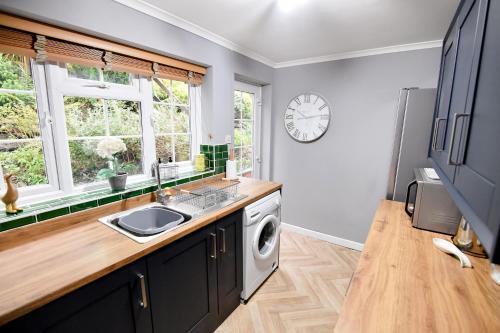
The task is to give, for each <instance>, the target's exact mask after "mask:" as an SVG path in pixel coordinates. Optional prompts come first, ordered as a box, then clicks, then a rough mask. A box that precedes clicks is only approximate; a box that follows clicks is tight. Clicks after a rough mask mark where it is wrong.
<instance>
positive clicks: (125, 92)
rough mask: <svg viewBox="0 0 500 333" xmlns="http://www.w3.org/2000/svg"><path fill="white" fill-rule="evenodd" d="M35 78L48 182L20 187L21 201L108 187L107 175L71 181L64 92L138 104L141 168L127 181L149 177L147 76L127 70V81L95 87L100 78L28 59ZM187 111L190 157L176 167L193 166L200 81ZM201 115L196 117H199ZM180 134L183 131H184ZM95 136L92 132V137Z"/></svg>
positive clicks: (151, 143) (151, 148)
mask: <svg viewBox="0 0 500 333" xmlns="http://www.w3.org/2000/svg"><path fill="white" fill-rule="evenodd" d="M31 64H32V68H33V70H32V73H33V82H34V88H35V95H36V101H37V108H38V110H37V111H38V117H39V123H40V136H41V139H42V145H43V154H44V161H45V168H46V173H47V179H48V183H49V184H48V185H47V184H44V185H34V186H26V187H21V188H19V192H20V197H21V198H20V204H23V203H25V202H30V203H32V202H36V201H43V200H47V199H52V198H57V197H63V196H67V195H70V194H77V193H82V192H86V191H90V190H95V189H99V188H106V187H108V186H109V185H108V182H107V181H96V182H93V183H91V184H85V185H77V186H75V185H74V184H73V175H72V168H71V157H70V152H69V146H68V135H67V129H66V119H65V111H64V96H79V97H94V98H102V99H119V100H130V101H135V102H138V103H139V104H140V109H141V112H140V119H141V120H140V121H141V126H142V138H141V139H142V164H143V165H142V171H143V173H142V174H140V175H134V176H130V177H129V178H128V183H130V184H132V183H136V182H141V181H144V180H148V179H150V178H151V177H152V171H151V166H152V164H153V162H154V161H156V159H157V158H156V147H155V134H154V128H153V90H152V81H151V79H149V78H145V77H140V76H135V75H131V84H130V85H123V84H116V83H108V82H106V83H105V85H106V86H107V88H102V87H98V85H99V84H100V83H102V82H101V81H95V80H86V79H79V78H72V77H69V76H68V73H67V69H66V65H65V64H64V63H46V64H38V63H35V62H34V61H33V60H31ZM188 107H189V111H190V133H189V134H190V137H191V149H190V151H191V156H190V161H184V162H179V163H177V164H178V165H179V167H180V172H181V173H182V172H187V171H192V170H193V164H192V161H193V158H194V155H195V154H197V153H198V152H199V142H200V139H201V121H200V120H199V119H201V110H200V108H201V87H200V86H190V87H189V106H188ZM198 118H199V119H198ZM182 134H184V133H182ZM92 138H93V139H95V138H96V137H92Z"/></svg>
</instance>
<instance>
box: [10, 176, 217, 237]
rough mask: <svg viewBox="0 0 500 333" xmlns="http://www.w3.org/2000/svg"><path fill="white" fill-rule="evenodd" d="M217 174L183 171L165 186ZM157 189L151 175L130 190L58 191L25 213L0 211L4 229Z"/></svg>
mask: <svg viewBox="0 0 500 333" xmlns="http://www.w3.org/2000/svg"><path fill="white" fill-rule="evenodd" d="M219 171H220V170H219ZM217 173H219V172H217ZM217 173H216V172H215V171H213V170H208V171H203V172H197V171H187V172H183V173H180V175H179V177H178V178H177V179H172V180H165V181H162V188H166V187H172V186H177V185H181V184H185V183H188V182H192V181H196V180H200V179H202V178H207V177H211V176H213V175H215V174H217ZM156 189H157V185H156V180H155V179H153V178H150V179H147V180H145V181H140V182H136V183H131V184H129V185H127V189H125V190H124V191H119V192H113V191H111V189H109V187H106V188H102V189H97V190H94V191H90V192H82V193H80V194H73V195H70V196H65V197H59V198H56V196H57V192H54V193H53V194H50V195H54V198H53V199H52V200H46V199H47V196H44V199H45V201H41V202H37V203H33V204H26V205H24V206H23V207H22V208H24V210H23V211H22V212H21V213H18V214H7V213H6V212H5V209H4V208H3V209H2V210H0V231H5V230H9V229H12V228H17V227H21V226H24V225H28V224H32V223H36V222H41V221H45V220H48V219H52V218H55V217H60V216H63V215H67V214H70V213H76V212H80V211H83V210H86V209H90V208H95V207H98V206H103V205H106V204H109V203H112V202H116V201H119V200H124V199H128V198H132V197H135V196H139V195H142V194H148V193H151V192H154V191H156ZM59 193H60V192H59Z"/></svg>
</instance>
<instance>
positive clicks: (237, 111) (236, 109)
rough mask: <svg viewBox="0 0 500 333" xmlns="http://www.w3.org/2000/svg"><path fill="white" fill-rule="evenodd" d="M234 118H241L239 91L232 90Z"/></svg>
mask: <svg viewBox="0 0 500 333" xmlns="http://www.w3.org/2000/svg"><path fill="white" fill-rule="evenodd" d="M234 119H241V91H238V90H235V91H234Z"/></svg>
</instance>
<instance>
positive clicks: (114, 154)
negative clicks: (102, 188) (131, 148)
mask: <svg viewBox="0 0 500 333" xmlns="http://www.w3.org/2000/svg"><path fill="white" fill-rule="evenodd" d="M126 150H127V146H126V145H125V143H124V142H123V140H122V139H120V138H113V137H109V138H105V139H102V140H101V141H99V143H98V144H97V149H96V152H97V155H99V156H100V157H102V158H105V159H106V160H108V163H109V168H104V169H101V170H99V172H98V173H97V178H98V179H106V178H107V179H108V181H109V186H110V187H111V189H112V190H113V191H123V190H124V189H125V186H126V185H127V173H126V172H124V171H123V170H122V165H121V163H120V161H119V160H118V153H121V152H124V151H126Z"/></svg>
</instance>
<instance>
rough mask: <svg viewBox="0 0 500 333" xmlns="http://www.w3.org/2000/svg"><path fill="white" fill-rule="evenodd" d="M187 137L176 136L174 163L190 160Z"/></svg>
mask: <svg viewBox="0 0 500 333" xmlns="http://www.w3.org/2000/svg"><path fill="white" fill-rule="evenodd" d="M189 138H190V137H189V135H176V136H175V161H176V162H183V161H189V160H190V159H191V156H190V152H191V148H190V144H189V141H190V140H189Z"/></svg>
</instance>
